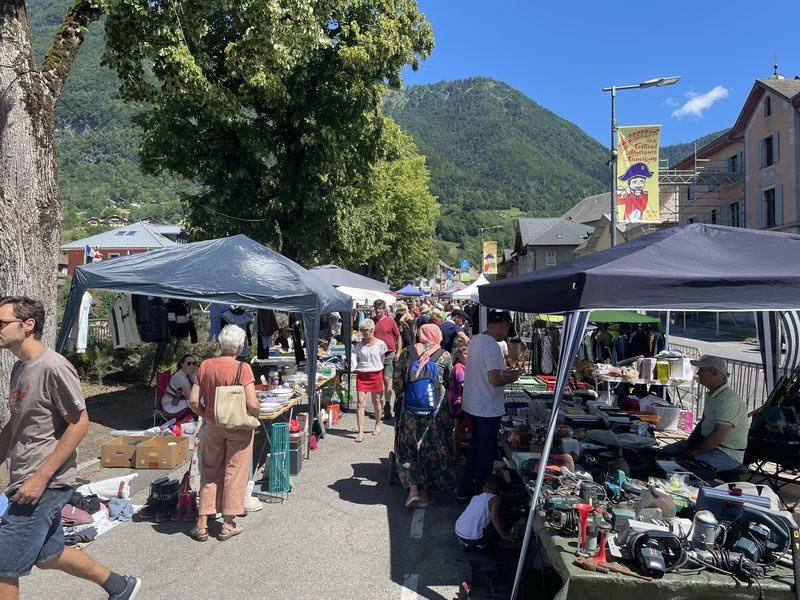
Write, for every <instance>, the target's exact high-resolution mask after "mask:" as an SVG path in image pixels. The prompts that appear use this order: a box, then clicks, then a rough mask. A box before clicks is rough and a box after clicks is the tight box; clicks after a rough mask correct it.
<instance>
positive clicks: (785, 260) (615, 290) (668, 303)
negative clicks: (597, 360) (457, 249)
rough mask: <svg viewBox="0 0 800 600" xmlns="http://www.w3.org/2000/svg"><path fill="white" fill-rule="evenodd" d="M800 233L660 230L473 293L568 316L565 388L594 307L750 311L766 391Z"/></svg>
mask: <svg viewBox="0 0 800 600" xmlns="http://www.w3.org/2000/svg"><path fill="white" fill-rule="evenodd" d="M798 265H800V235H794V234H783V233H774V232H769V231H759V230H753V229H741V228H735V227H722V226H719V225H701V224H693V225H687V226H685V227H675V228H670V229H662V230H659V231H657V232H655V233H652V234H650V235H647V236H643V237H641V238H637V239H635V240H632V241H630V242H627V243H625V244H622V245H621V246H617V247H615V248H609V249H607V250H602V251H600V252H597V253H595V254H591V255H588V256H584V257H581V258H578V259H576V260H574V261H572V262H569V263H566V264H563V265H558V266H556V267H551V268H547V269H543V270H541V271H536V272H533V273H527V274H525V275H521V276H519V277H514V278H511V279H505V280H502V281H498V282H495V283H492V284H490V285H486V286H483V287H481V288H480V291H479V294H480V302H481V304H483V305H486V306H489V307H492V308H501V309H508V310H516V311H523V312H529V313H537V312H538V313H547V312H563V313H565V319H564V325H563V333H562V337H561V351H560V356H559V368H558V376H557V378H556V384H555V387H554V388H553V389H556V390H563V389H564V388H565V386H566V384H567V378H568V376H569V373H570V371H571V370H572V365H573V362H574V360H575V355H576V354H577V349H578V344H579V343H580V340H581V339H582V338H583V334H584V330H585V328H586V323H587V320H588V316H589V311H590V310H592V309H651V310H664V309H666V310H691V311H715V310H726V311H757V312H758V315H759V318H758V322H759V327H760V331H761V332H762V338H761V340H762V352H763V355H764V370H765V375H766V380H767V387H768V389H772V387H773V386H774V385H775V381H776V376H777V367H778V364H779V362H780V339H779V337H780V336H779V335H777V334H776V324H777V319H776V311H787V310H797V309H798V308H800V267H798ZM560 402H561V395H560V394H554V397H553V411H552V413H551V417H550V423H549V428H548V435H547V438H546V440H545V445H544V448H543V449H542V458H541V460H542V461H545V464H546V461H547V459H548V457H549V454H550V448H551V446H552V441H553V433H554V430H555V426H556V418H557V416H558V408H559V404H560ZM544 473H545V469H539V475H538V477H537V480H536V488H535V491H534V495H533V499H532V504H531V513H530V515H529V519H528V526H527V529H526V531H525V538H524V541H523V546H522V552H521V555H520V560H519V564H518V566H517V576H516V579H515V582H514V590H513V592H512V599H513V598H516V595H517V593H518V591H519V581H520V577H521V574H522V568H523V565H524V562H525V555H526V552H527V548H528V544H529V542H530V537H531V532H532V525H533V516H534V511H535V507H536V504H537V503H538V501H539V494H540V492H541V489H542V483H543V480H544Z"/></svg>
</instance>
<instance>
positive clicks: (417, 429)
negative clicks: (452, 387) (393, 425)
mask: <svg viewBox="0 0 800 600" xmlns="http://www.w3.org/2000/svg"><path fill="white" fill-rule="evenodd" d="M443 402H447V398H446V396H445V398H444V400H443ZM399 420H400V423H399V426H398V429H397V453H396V461H397V474H398V476H399V477H400V482H401V483H402V484H403V487H404V488H406V489H408V488H409V487H410V486H411V484H416V485H421V486H423V487H425V488H427V489H429V490H441V489H452V488H453V486H454V485H455V476H454V472H453V450H452V446H453V436H452V431H453V421H452V419H451V418H450V412H449V411H448V410H447V407H446V406H443V407H441V408H440V409H439V411H438V412H437V413H436V414H430V415H412V414H411V413H409V412H407V411H405V410H404V411H402V413H401V414H400V419H399Z"/></svg>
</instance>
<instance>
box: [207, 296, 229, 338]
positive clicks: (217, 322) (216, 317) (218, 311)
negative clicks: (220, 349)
mask: <svg viewBox="0 0 800 600" xmlns="http://www.w3.org/2000/svg"><path fill="white" fill-rule="evenodd" d="M230 309H231V305H230V304H212V305H211V306H210V307H209V313H210V314H211V317H210V322H209V326H208V341H209V342H213V341H215V340H216V339H217V336H218V335H219V332H220V331H222V324H223V323H222V313H224V312H225V311H226V310H230Z"/></svg>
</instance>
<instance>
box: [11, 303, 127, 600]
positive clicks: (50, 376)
mask: <svg viewBox="0 0 800 600" xmlns="http://www.w3.org/2000/svg"><path fill="white" fill-rule="evenodd" d="M44 321H45V311H44V306H43V305H42V303H41V302H39V301H38V300H33V299H31V298H26V297H23V296H5V297H2V298H0V348H5V349H7V350H9V351H10V352H11V353H12V354H14V356H16V357H17V359H18V360H17V362H16V363H15V364H14V367H13V368H12V370H11V384H10V387H9V408H10V411H11V418H10V420H9V422H8V423H7V424H6V425H5V427H3V429H2V431H0V464H2V463H3V462H6V461H7V462H8V473H9V481H10V484H9V487H8V489H7V490H6V491H5V495H6V496H7V497H8V499H9V504H8V509H7V510H6V513H5V514H4V515H2V517H1V518H0V600H16V599H17V598H19V578H20V577H23V576H25V575H28V574H29V573H30V572H31V568H32V567H33V566H34V565H35V566H37V567H38V568H40V569H57V570H59V571H64V572H66V573H69V574H71V575H75V576H77V577H81V578H83V579H87V580H89V581H92V582H94V583H96V584H97V585H99V586H101V587H102V588H103V589H104V590H105V591H106V593H107V594H108V597H109V599H111V600H119V599H122V600H129V599H131V598H135V597H136V594H137V593H138V591H139V587H140V585H141V582H140V580H139V579H137V578H136V577H131V576H123V575H119V574H118V573H114V572H112V571H109V570H108V569H107V568H106V567H104V566H103V565H101V564H100V563H98V562H97V561H95V560H94V559H92V558H90V557H89V556H88V555H87V554H86V553H84V552H81V551H80V550H77V549H75V548H65V546H64V533H63V529H62V527H61V508H62V507H63V506H64V504H66V503H67V502H68V501H69V499H70V497H71V495H72V485H73V484H74V483H75V472H76V462H77V452H76V449H77V447H78V444H79V443H80V441H81V440H82V439H83V437H84V436H85V435H86V432H87V430H88V428H89V418H88V416H87V414H86V404H85V402H84V399H83V393H82V392H81V386H80V381H79V380H78V374H77V373H76V371H75V368H74V367H73V366H72V365H71V364H70V363H69V361H67V360H66V359H65V358H64V357H63V356H61V355H60V354H58V353H56V352H54V351H53V350H50V349H48V348H45V347H44V345H43V344H42V341H41V338H42V330H43V329H44Z"/></svg>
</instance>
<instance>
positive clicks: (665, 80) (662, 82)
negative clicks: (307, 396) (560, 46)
mask: <svg viewBox="0 0 800 600" xmlns="http://www.w3.org/2000/svg"><path fill="white" fill-rule="evenodd" d="M679 80H680V77H658V78H656V79H648V80H647V81H643V82H642V83H637V84H634V85H612V86H611V87H605V88H603V91H604V92H611V159H610V160H609V162H610V163H611V247H612V248H613V247H614V246H616V245H617V139H616V138H617V113H616V100H617V91H618V90H638V89H643V88H649V87H664V86H667V85H673V84H676V83H678V81H679Z"/></svg>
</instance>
